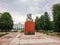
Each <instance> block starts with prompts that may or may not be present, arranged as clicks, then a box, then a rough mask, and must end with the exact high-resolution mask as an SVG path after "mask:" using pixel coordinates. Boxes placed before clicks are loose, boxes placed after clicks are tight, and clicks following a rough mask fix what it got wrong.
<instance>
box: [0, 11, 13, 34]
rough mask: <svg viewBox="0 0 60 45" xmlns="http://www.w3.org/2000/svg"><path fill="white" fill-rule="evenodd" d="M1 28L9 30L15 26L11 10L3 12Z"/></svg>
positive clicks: (0, 22)
mask: <svg viewBox="0 0 60 45" xmlns="http://www.w3.org/2000/svg"><path fill="white" fill-rule="evenodd" d="M0 28H1V30H4V31H6V34H7V31H9V30H11V29H12V28H13V20H12V17H11V15H10V13H9V12H3V13H2V16H1V18H0Z"/></svg>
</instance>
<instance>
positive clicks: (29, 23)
mask: <svg viewBox="0 0 60 45" xmlns="http://www.w3.org/2000/svg"><path fill="white" fill-rule="evenodd" d="M27 17H28V18H27V19H26V22H25V27H24V34H25V35H27V34H31V35H32V34H35V23H34V22H33V20H32V18H31V14H28V15H27Z"/></svg>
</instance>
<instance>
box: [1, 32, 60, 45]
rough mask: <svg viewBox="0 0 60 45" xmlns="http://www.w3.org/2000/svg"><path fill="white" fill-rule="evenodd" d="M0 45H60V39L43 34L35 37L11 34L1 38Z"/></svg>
mask: <svg viewBox="0 0 60 45" xmlns="http://www.w3.org/2000/svg"><path fill="white" fill-rule="evenodd" d="M0 45H60V38H59V37H54V36H49V35H45V34H42V33H35V35H24V34H23V33H10V34H8V35H6V36H3V37H0Z"/></svg>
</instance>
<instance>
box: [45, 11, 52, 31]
mask: <svg viewBox="0 0 60 45" xmlns="http://www.w3.org/2000/svg"><path fill="white" fill-rule="evenodd" d="M50 25H51V22H50V17H49V15H48V13H47V12H45V14H44V29H45V30H46V31H48V30H50V29H51V26H50Z"/></svg>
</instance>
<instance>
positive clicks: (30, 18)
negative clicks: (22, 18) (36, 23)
mask: <svg viewBox="0 0 60 45" xmlns="http://www.w3.org/2000/svg"><path fill="white" fill-rule="evenodd" d="M31 15H32V14H31V13H30V14H27V17H28V18H27V19H26V21H33V19H32V17H31Z"/></svg>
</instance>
